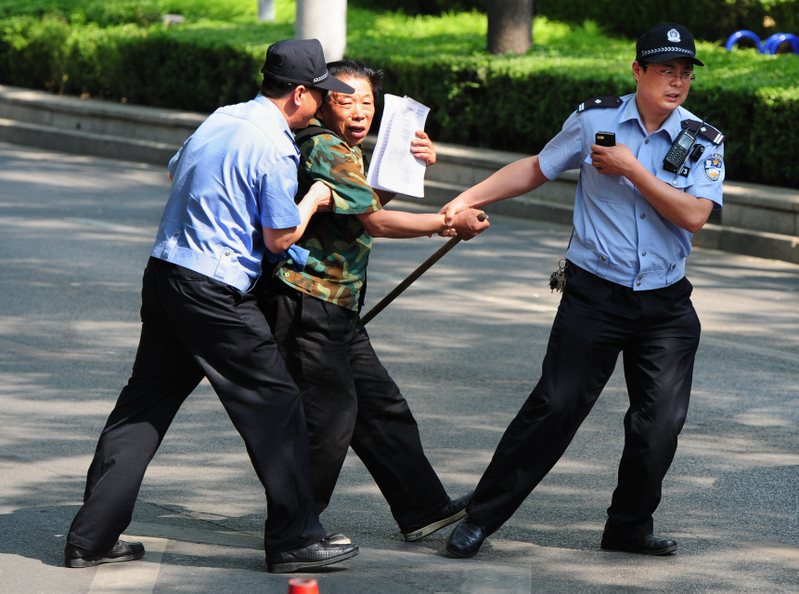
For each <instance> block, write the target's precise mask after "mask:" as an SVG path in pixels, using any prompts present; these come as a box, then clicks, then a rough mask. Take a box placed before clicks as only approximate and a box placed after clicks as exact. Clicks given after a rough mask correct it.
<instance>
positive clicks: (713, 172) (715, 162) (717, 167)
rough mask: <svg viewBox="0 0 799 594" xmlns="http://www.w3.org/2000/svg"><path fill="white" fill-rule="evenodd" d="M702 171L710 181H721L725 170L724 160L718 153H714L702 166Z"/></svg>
mask: <svg viewBox="0 0 799 594" xmlns="http://www.w3.org/2000/svg"><path fill="white" fill-rule="evenodd" d="M702 170H703V171H704V172H705V175H706V176H707V178H708V179H709V180H710V181H719V179H720V178H721V172H722V171H723V170H724V159H723V158H722V156H721V155H720V154H718V153H713V154H712V155H710V156H709V157H708V158H707V159H705V162H704V163H703V164H702Z"/></svg>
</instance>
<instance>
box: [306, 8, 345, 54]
mask: <svg viewBox="0 0 799 594" xmlns="http://www.w3.org/2000/svg"><path fill="white" fill-rule="evenodd" d="M294 39H318V40H319V42H320V43H321V44H322V49H324V50H325V59H326V60H327V61H328V62H333V61H335V60H340V59H341V58H343V57H344V50H345V49H346V48H347V0H297V20H296V22H295V23H294Z"/></svg>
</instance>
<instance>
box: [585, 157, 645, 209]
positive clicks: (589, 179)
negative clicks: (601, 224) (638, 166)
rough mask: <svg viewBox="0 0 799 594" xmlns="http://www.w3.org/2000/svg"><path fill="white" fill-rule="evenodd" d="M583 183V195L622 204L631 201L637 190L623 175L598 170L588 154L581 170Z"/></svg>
mask: <svg viewBox="0 0 799 594" xmlns="http://www.w3.org/2000/svg"><path fill="white" fill-rule="evenodd" d="M580 176H581V178H582V185H583V196H585V197H589V198H591V199H593V200H599V201H601V202H607V203H611V204H620V203H623V202H629V201H630V200H631V199H632V197H633V194H634V192H635V187H634V186H633V185H632V184H631V183H630V182H629V181H628V180H627V178H626V177H624V176H621V175H603V174H602V173H600V172H599V171H597V169H596V167H594V166H593V164H592V162H591V155H588V156H587V157H586V158H585V161H584V162H583V167H582V171H581V172H580Z"/></svg>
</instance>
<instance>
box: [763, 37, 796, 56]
mask: <svg viewBox="0 0 799 594" xmlns="http://www.w3.org/2000/svg"><path fill="white" fill-rule="evenodd" d="M785 42H788V43H789V44H790V45H791V48H792V49H793V53H795V54H799V37H797V36H796V35H794V34H793V33H775V34H774V35H772V36H771V37H769V38H768V39H766V40H765V41H764V42H763V53H764V54H766V53H768V54H773V53H775V52H776V51H777V48H778V47H779V46H780V45H782V44H783V43H785Z"/></svg>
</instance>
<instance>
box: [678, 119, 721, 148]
mask: <svg viewBox="0 0 799 594" xmlns="http://www.w3.org/2000/svg"><path fill="white" fill-rule="evenodd" d="M700 125H702V122H698V121H696V120H683V121H682V127H683V128H687V129H688V130H690V131H691V132H696V130H697V128H699V126H700ZM699 136H702V137H703V138H706V139H708V140H709V141H710V142H712V143H713V144H716V145H719V144H721V143H722V142H724V139H725V138H727V137H726V136H724V134H722V133H721V132H719V131H718V130H716V129H715V128H714V127H713V126H711V125H709V124H704V125H703V126H702V129H701V130H699Z"/></svg>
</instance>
